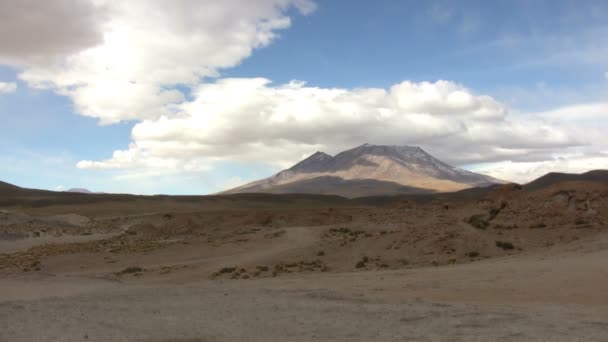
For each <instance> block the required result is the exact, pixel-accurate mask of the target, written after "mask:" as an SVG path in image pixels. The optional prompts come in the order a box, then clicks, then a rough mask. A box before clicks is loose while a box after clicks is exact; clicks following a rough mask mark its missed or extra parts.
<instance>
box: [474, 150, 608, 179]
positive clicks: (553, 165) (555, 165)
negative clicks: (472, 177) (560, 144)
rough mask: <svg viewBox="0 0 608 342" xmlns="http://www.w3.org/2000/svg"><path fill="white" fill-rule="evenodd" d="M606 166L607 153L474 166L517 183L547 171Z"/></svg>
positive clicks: (607, 165)
mask: <svg viewBox="0 0 608 342" xmlns="http://www.w3.org/2000/svg"><path fill="white" fill-rule="evenodd" d="M606 168H608V154H607V153H597V154H563V155H558V156H555V157H554V158H551V159H549V160H543V161H530V162H513V161H509V160H506V161H501V162H497V163H488V164H486V165H482V166H479V167H477V168H475V171H478V172H483V173H485V174H488V175H491V176H492V177H496V178H499V179H508V180H510V181H513V182H517V183H527V182H529V181H531V180H533V179H536V178H538V177H541V176H543V175H545V174H547V173H549V172H566V173H582V172H587V171H589V170H598V169H606Z"/></svg>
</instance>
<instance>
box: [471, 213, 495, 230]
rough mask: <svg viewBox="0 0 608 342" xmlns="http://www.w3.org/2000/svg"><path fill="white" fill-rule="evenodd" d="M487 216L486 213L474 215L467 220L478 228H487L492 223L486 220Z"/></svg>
mask: <svg viewBox="0 0 608 342" xmlns="http://www.w3.org/2000/svg"><path fill="white" fill-rule="evenodd" d="M485 217H486V216H485V215H484V214H477V215H473V216H471V217H470V218H469V220H468V221H467V222H468V223H469V224H470V225H471V226H473V227H475V228H477V229H483V230H485V229H487V228H488V227H489V226H490V223H489V222H488V221H486V220H485Z"/></svg>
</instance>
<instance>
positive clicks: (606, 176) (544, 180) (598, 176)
mask: <svg viewBox="0 0 608 342" xmlns="http://www.w3.org/2000/svg"><path fill="white" fill-rule="evenodd" d="M569 181H593V182H608V170H593V171H588V172H585V173H581V174H578V173H561V172H550V173H547V174H546V175H544V176H542V177H540V178H537V179H535V180H533V181H532V182H530V183H528V184H526V185H524V188H525V189H527V190H537V189H541V188H545V187H547V186H549V185H553V184H557V183H561V182H569Z"/></svg>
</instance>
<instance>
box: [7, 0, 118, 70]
mask: <svg viewBox="0 0 608 342" xmlns="http://www.w3.org/2000/svg"><path fill="white" fill-rule="evenodd" d="M106 15H107V13H106V8H105V6H103V5H100V4H99V1H86V0H85V1H83V0H53V1H38V0H19V1H1V2H0V46H2V49H0V63H3V64H16V65H26V64H36V63H49V62H52V61H56V60H57V59H58V58H61V57H62V56H66V55H68V54H70V53H74V52H77V51H80V50H82V49H84V48H88V47H91V46H94V45H96V44H99V43H101V42H102V41H103V34H102V30H101V28H102V27H101V25H102V24H103V21H104V20H105V19H106V18H107V16H106Z"/></svg>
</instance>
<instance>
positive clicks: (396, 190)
mask: <svg viewBox="0 0 608 342" xmlns="http://www.w3.org/2000/svg"><path fill="white" fill-rule="evenodd" d="M496 183H503V182H502V181H500V180H497V179H494V178H492V177H489V176H485V175H480V174H477V173H473V172H470V171H466V170H462V169H458V168H455V167H453V166H450V165H448V164H446V163H444V162H442V161H440V160H438V159H436V158H434V157H433V156H431V155H430V154H428V153H426V152H425V151H424V150H422V149H421V148H420V147H414V146H384V145H370V144H364V145H361V146H358V147H355V148H353V149H350V150H347V151H344V152H341V153H338V154H337V155H335V156H333V157H332V156H331V155H329V154H327V153H324V152H315V153H314V154H312V155H311V156H310V157H308V158H306V159H304V160H302V161H301V162H299V163H297V164H296V165H294V166H292V167H291V168H289V169H287V170H283V171H281V172H279V173H277V174H276V175H274V176H272V177H269V178H265V179H262V180H258V181H255V182H252V183H249V184H245V185H243V186H240V187H237V188H234V189H231V190H228V191H225V192H223V193H224V194H234V193H247V192H257V193H259V192H266V193H315V194H334V195H341V196H345V197H361V196H373V195H394V194H411V193H433V192H450V191H458V190H462V189H466V188H471V187H478V186H487V185H491V184H496Z"/></svg>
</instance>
